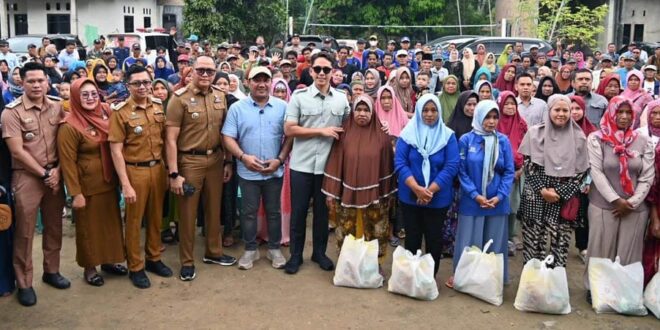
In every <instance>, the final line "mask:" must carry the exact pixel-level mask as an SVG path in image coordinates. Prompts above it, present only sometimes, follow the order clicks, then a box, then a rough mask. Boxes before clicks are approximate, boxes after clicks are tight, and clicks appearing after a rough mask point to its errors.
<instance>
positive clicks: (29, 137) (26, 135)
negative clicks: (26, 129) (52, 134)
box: [25, 132, 35, 141]
mask: <svg viewBox="0 0 660 330" xmlns="http://www.w3.org/2000/svg"><path fill="white" fill-rule="evenodd" d="M34 137H35V135H34V133H32V132H30V133H25V139H26V140H28V141H30V140H33V139H34Z"/></svg>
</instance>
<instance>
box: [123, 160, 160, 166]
mask: <svg viewBox="0 0 660 330" xmlns="http://www.w3.org/2000/svg"><path fill="white" fill-rule="evenodd" d="M158 164H160V160H156V159H154V160H150V161H146V162H137V163H130V162H126V165H131V166H137V167H154V166H156V165H158Z"/></svg>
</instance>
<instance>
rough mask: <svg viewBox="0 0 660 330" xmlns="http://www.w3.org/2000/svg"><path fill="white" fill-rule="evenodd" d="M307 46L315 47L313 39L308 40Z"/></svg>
mask: <svg viewBox="0 0 660 330" xmlns="http://www.w3.org/2000/svg"><path fill="white" fill-rule="evenodd" d="M307 46H314V47H316V43H315V42H314V41H311V42H309V43H308V44H307Z"/></svg>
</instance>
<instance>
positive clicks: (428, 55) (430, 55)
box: [422, 53, 433, 61]
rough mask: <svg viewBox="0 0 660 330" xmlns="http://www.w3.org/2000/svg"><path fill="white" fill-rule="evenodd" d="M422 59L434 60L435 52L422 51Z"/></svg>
mask: <svg viewBox="0 0 660 330" xmlns="http://www.w3.org/2000/svg"><path fill="white" fill-rule="evenodd" d="M422 61H433V54H431V53H422Z"/></svg>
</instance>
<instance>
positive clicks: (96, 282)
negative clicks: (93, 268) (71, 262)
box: [85, 273, 105, 286]
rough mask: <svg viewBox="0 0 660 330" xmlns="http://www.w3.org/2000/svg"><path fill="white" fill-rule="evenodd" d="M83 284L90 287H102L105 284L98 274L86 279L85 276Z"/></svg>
mask: <svg viewBox="0 0 660 330" xmlns="http://www.w3.org/2000/svg"><path fill="white" fill-rule="evenodd" d="M85 282H87V284H89V285H91V286H103V284H105V281H103V277H101V275H99V273H96V274H94V276H92V277H91V278H87V277H86V276H85Z"/></svg>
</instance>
